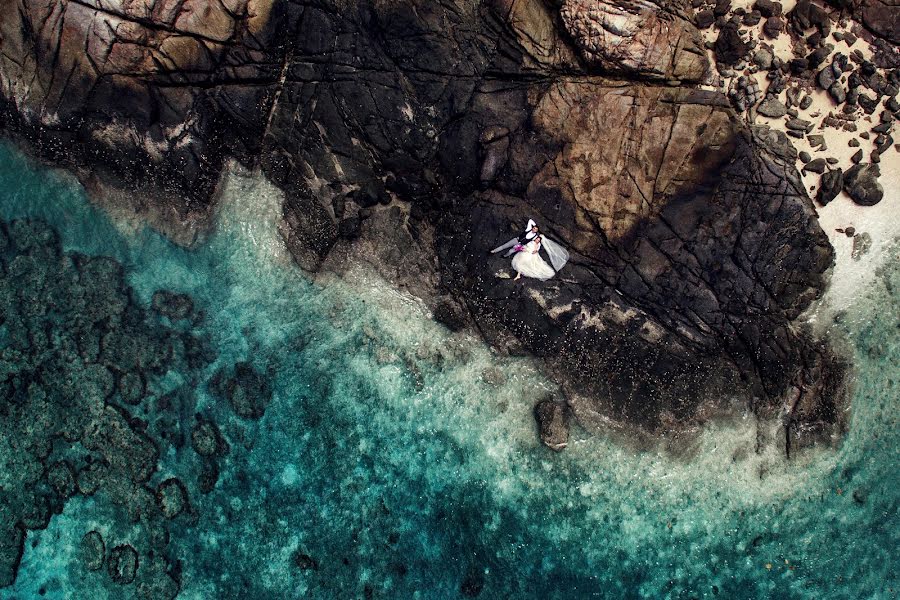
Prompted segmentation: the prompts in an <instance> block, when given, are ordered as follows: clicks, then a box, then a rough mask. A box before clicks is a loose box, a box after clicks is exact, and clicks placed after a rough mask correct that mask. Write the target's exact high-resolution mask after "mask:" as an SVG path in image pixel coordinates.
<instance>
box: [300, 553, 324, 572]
mask: <svg viewBox="0 0 900 600" xmlns="http://www.w3.org/2000/svg"><path fill="white" fill-rule="evenodd" d="M294 565H295V566H296V567H297V568H298V569H300V570H301V571H318V570H319V563H318V562H317V561H316V559H314V558H313V557H312V556H310V555H309V554H304V553H303V552H300V551H299V550H297V551H296V552H294Z"/></svg>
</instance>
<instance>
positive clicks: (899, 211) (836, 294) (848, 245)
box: [703, 0, 900, 322]
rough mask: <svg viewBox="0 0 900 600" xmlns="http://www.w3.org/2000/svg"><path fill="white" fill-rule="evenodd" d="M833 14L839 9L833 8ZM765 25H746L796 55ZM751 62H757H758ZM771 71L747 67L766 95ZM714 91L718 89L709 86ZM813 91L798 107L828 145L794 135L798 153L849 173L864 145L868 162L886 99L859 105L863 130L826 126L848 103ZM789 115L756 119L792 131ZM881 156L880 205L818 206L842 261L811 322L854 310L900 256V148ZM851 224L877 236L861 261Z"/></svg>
mask: <svg viewBox="0 0 900 600" xmlns="http://www.w3.org/2000/svg"><path fill="white" fill-rule="evenodd" d="M753 3H754V0H736V1H735V2H733V4H732V9H734V8H739V7H742V8H745V9H747V10H748V11H749V10H751V9H752V6H753ZM795 4H796V2H795V1H792V0H787V1H785V2H782V6H783V7H784V14H787V13H788V12H789V11H790V10H791V9H792V8H793V6H794V5H795ZM826 8H827V7H826ZM832 14H835V13H834V12H832ZM764 23H765V18H763V19H762V20H761V21H760V23H759V24H758V25H756V26H754V27H746V26H743V27H742V28H743V29H747V30H749V31H750V32H751V35H752V36H753V37H754V38H755V39H757V40H758V41H759V43H760V45H761V44H768V45H769V46H771V47H772V48H773V53H774V54H775V55H776V56H778V57H780V58H781V59H782V60H790V59H791V58H793V57H794V55H793V52H792V48H791V46H792V40H791V37H790V35H788V34H787V33H782V34H781V35H779V36H778V38H777V39H774V40H771V39H768V38H766V37H765V36H764V35H763V33H762V26H763V24H764ZM850 25H852V23H848V26H847V27H841V26H840V25H839V24H838V23H837V22H835V23H834V26H833V30H832V31H842V32H844V31H849V28H850ZM703 35H704V37H705V39H706V40H710V41H714V40H715V39H716V37H717V36H718V30H717V29H715V27H713V28H710V29H707V30H706V31H704V32H703ZM826 41H827V43H830V44H833V45H834V47H835V50H834V52H835V53H838V52H840V53H843V54H845V55H847V56H849V55H850V53H851V52H852V51H853V50H857V49H859V50H860V51H861V52H862V53H863V54H864V55H865V56H866V57H870V56H871V55H872V51H871V49H870V47H869V44H868V43H867V42H866V41H865V40H863V39H861V38H860V39H857V40H856V42H855V43H854V44H853V46H848V45H847V43H846V42H845V41H843V40H841V41H837V40H835V39H834V38H833V37H832V36H829V38H828V39H827V40H826ZM759 47H760V46H757V48H755V49H754V50H752V51H751V53H750V56H752V55H753V54H755V52H756V50H757V49H758V48H759ZM808 51H809V50H808ZM709 58H710V63H711V64H712V65H715V60H714V58H713V54H712V51H710V52H709ZM750 64H752V61H751V63H750ZM826 64H830V59H827V61H826ZM851 65H854V66H855V63H852V61H851ZM713 68H715V67H713ZM766 73H767V72H766V71H760V72H758V73H755V74H752V75H751V74H750V73H749V72H746V71H745V72H744V73H743V74H745V75H749V76H752V77H754V78H755V79H756V81H757V82H758V83H759V86H760V89H761V90H762V91H763V93H765V91H766V89H767V88H768V85H769V81H768V80H766V78H765V76H766ZM845 77H846V76H845ZM730 84H731V79H726V80H725V81H724V87H723V88H721V89H723V91H724V90H728V89H729V85H730ZM788 87H790V80H789V81H788ZM708 89H716V88H712V87H708ZM807 92H808V93H809V94H810V95H811V96H812V99H813V103H812V105H811V106H810V107H809V108H808V109H806V110H799V108H798V107H794V108H797V109H798V111H799V113H800V114H799V118H801V119H805V120H807V121H810V122H812V123H815V129H814V130H813V132H812V133H813V134H821V135H823V136H824V137H825V145H826V146H827V149H826V150H821V149H819V148H813V147H812V146H810V144H809V142H808V141H807V140H806V139H805V138H804V139H802V140H801V139H796V138H790V140H791V142H792V143H793V145H794V147H796V148H797V150H798V151H806V152H808V153H809V154H810V155H811V156H812V158H819V157H822V158H829V157H830V158H836V159H837V160H838V163H837V164H836V165H834V166H835V167H840V168H842V169H843V170H844V171H845V172H846V171H847V169H849V168H850V167H852V166H853V163H852V162H851V160H850V157H851V156H852V155H853V154H854V153H855V152H856V151H857V150H859V149H862V150H863V163H866V162H868V161H869V156H870V153H871V151H872V150H873V149H874V147H875V144H874V140H875V137H876V136H877V134H874V133H871V134H870V139H869V140H864V139H862V138H860V137H859V134H860V133H862V132H864V131H869V130H870V129H871V128H872V127H874V126H875V125H878V124H879V122H880V120H879V115H880V113H881V110H882V107H881V102H880V103H879V107H878V108H877V109H876V110H875V112H874V113H873V114H872V115H866V114H865V113H864V112H862V110H861V109H857V116H858V118H857V120H856V125H857V128H858V130H857V131H856V132H852V133H851V132H848V131H843V130H841V129H835V128H833V127H823V126H822V120H823V119H824V118H825V117H827V116H828V114H829V113H834V114H839V113H841V111H842V109H843V105H841V106H838V105H835V103H834V102H833V100H832V99H831V97H830V96H829V95H828V93H827V92H825V91H824V90H822V89H819V88H818V87H814V88H813V89H812V90H807ZM779 99H780V100H781V101H782V102H784V101H785V93H784V92H782V93H781V94H780V96H779ZM744 117H745V118H748V115H747V113H745V114H744ZM788 118H790V117H782V118H778V119H770V118H767V117H764V116H762V115H757V116H756V121H755V122H756V123H761V124H766V125H769V126H770V127H772V128H773V129H778V130H780V131H787V128H786V127H785V123H786V121H787V119H788ZM895 130H897V126H896V125H895V126H894V128H893V129H892V131H891V133H892V134H894V132H895ZM853 138H856V139H857V140H858V141H859V143H860V146H859V148H854V147H850V146H849V145H848V142H849V141H850V140H851V139H853ZM895 140H896V142H897V143H900V137H897V136H896V135H895ZM880 158H881V162H880V163H879V167H880V169H881V177H880V178H879V182H880V183H881V185H882V186H883V187H884V191H885V195H884V199H883V200H882V201H881V202H880V203H879V204H877V205H875V206H868V207H867V206H859V205H857V204H855V203H854V202H853V201H852V200H851V199H850V197H849V196H848V195H847V194H846V193H845V192H841V193H840V194H839V195H838V196H837V198H835V199H834V200H832V201H831V202H830V203H829V204H828V205H827V206H825V207H820V206H818V205H817V210H818V213H819V218H820V222H821V225H822V228H823V229H824V230H825V232H826V233H827V234H828V237H829V239H830V240H831V244H832V246H834V249H835V259H836V264H835V268H834V271H833V273H832V280H831V285H830V287H829V289H828V292H827V294H826V295H825V297H824V298H823V299H822V301H821V302H819V303H817V305H816V306H814V307H813V309H812V310H811V311H810V316H809V319H810V320H811V321H816V320H817V319H818V320H819V321H821V322H826V321H828V322H830V320H831V319H830V316H831V315H833V314H834V312H835V311H838V310H841V309H845V308H849V307H850V306H851V305H852V304H853V303H854V302H855V300H856V299H857V298H859V297H860V296H861V294H862V293H863V292H864V291H865V290H866V288H867V286H868V283H869V282H870V280H871V278H872V277H874V276H875V272H876V269H877V266H878V265H880V264H882V263H883V262H884V261H886V260H898V258H900V249H898V247H900V245H898V244H897V243H895V241H896V240H897V239H900V197H898V192H900V152H898V151H897V150H896V149H895V148H892V149H890V150H888V151H887V152H885V153H884V154H883V155H881V157H880ZM802 167H803V163H802V162H801V161H799V160H798V161H797V169H798V170H800V169H802ZM801 173H802V171H801ZM802 177H803V182H804V184H806V188H807V191H808V193H809V195H810V197H812V198H815V195H816V192H817V190H818V186H819V178H820V175H818V174H816V173H805V174H803V175H802ZM848 227H853V228H854V230H855V233H856V234H857V235H860V234H863V233H865V234H868V235H869V236H870V238H871V248H870V250H869V251H868V252H867V253H865V254H864V255H863V256H861V257H859V258H858V260H854V259H853V258H852V256H851V254H852V250H853V239H852V238H851V237H848V236H847V235H845V234H844V233H842V232H841V231H837V230H838V229H841V230H845V229H846V228H848Z"/></svg>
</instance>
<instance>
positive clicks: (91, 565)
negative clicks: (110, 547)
mask: <svg viewBox="0 0 900 600" xmlns="http://www.w3.org/2000/svg"><path fill="white" fill-rule="evenodd" d="M79 557H80V558H81V562H82V564H83V565H84V568H85V569H87V570H88V571H99V570H100V569H102V568H103V561H104V559H105V558H106V544H105V543H104V542H103V536H102V535H100V532H98V531H89V532H87V533H86V534H84V537H83V538H81V546H80V547H79Z"/></svg>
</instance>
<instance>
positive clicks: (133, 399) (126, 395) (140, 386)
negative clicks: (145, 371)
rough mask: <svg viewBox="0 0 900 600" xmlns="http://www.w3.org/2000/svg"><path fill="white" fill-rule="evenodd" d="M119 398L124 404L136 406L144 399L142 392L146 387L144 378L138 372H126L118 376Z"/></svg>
mask: <svg viewBox="0 0 900 600" xmlns="http://www.w3.org/2000/svg"><path fill="white" fill-rule="evenodd" d="M117 387H118V390H119V397H120V398H121V399H122V401H123V402H125V403H126V404H131V405H137V404H140V403H141V400H142V399H143V398H144V392H145V389H146V387H147V384H146V382H145V381H144V376H143V375H141V374H140V373H139V372H133V371H128V372H126V373H122V375H120V376H119V383H118V385H117Z"/></svg>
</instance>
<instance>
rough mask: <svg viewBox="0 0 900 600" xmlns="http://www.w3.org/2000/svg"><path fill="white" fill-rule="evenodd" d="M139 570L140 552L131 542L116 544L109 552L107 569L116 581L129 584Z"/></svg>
mask: <svg viewBox="0 0 900 600" xmlns="http://www.w3.org/2000/svg"><path fill="white" fill-rule="evenodd" d="M137 570H138V553H137V551H136V550H135V549H134V548H132V547H131V546H130V545H129V544H122V545H120V546H116V547H115V548H113V549H112V550H111V551H110V553H109V559H108V560H107V561H106V571H107V573H109V577H110V579H112V580H113V582H114V583H118V584H120V585H128V584H129V583H131V582H132V581H134V577H135V575H136V574H137Z"/></svg>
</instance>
